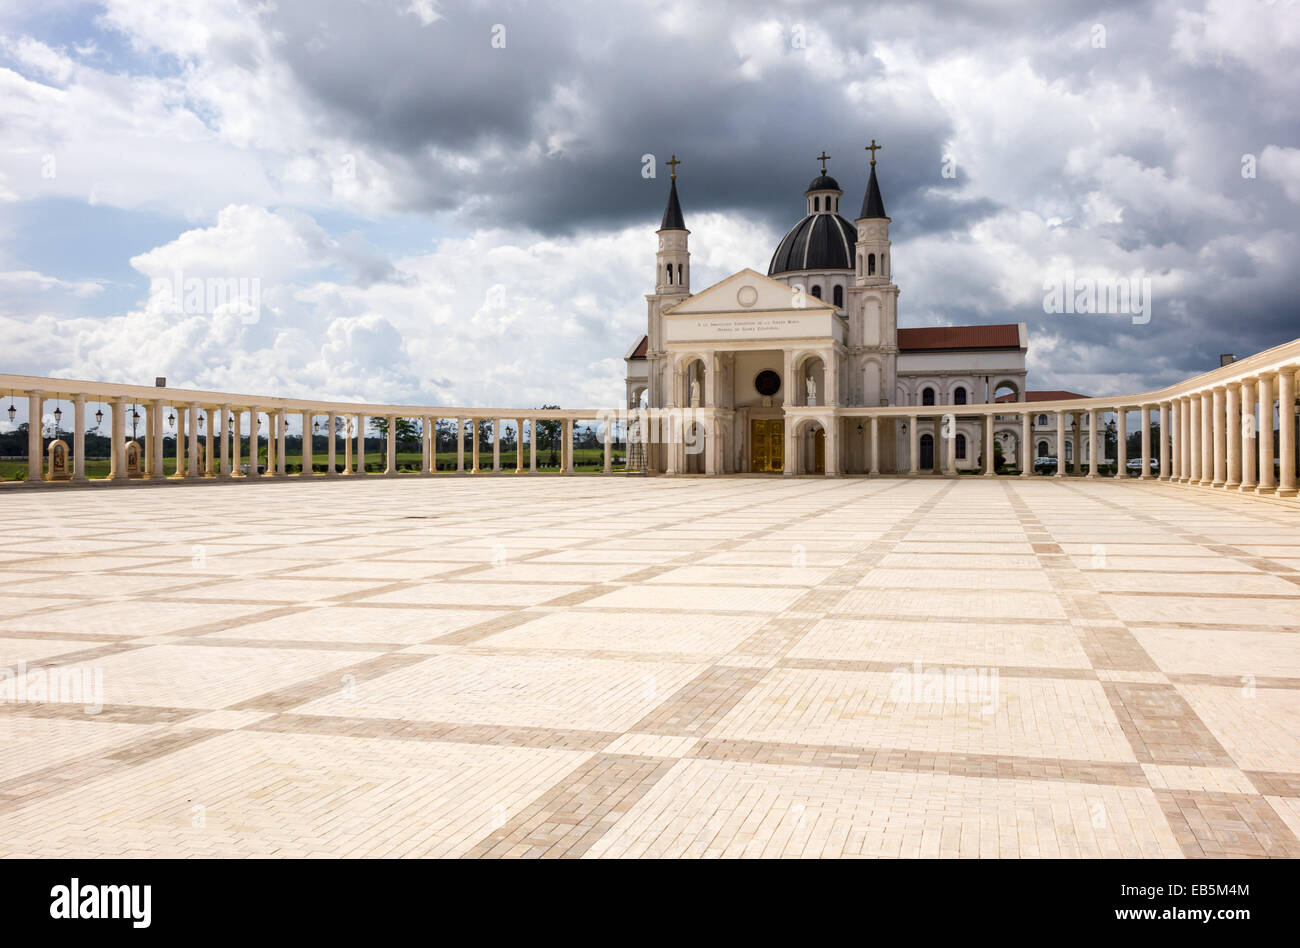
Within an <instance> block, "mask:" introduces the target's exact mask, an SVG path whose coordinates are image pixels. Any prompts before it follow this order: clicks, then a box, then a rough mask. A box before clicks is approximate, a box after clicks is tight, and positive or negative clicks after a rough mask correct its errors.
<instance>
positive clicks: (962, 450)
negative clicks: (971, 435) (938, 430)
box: [957, 434, 966, 461]
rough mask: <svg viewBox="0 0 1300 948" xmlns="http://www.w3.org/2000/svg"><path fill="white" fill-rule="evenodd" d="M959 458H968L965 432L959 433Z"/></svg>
mask: <svg viewBox="0 0 1300 948" xmlns="http://www.w3.org/2000/svg"><path fill="white" fill-rule="evenodd" d="M957 459H958V460H960V461H964V460H966V436H965V435H964V434H959V435H957Z"/></svg>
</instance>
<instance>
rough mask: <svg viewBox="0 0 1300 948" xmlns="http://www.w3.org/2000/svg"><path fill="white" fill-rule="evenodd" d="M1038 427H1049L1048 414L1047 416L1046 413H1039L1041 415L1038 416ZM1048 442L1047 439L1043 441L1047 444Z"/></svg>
mask: <svg viewBox="0 0 1300 948" xmlns="http://www.w3.org/2000/svg"><path fill="white" fill-rule="evenodd" d="M1038 427H1040V428H1046V427H1047V416H1046V415H1039V416H1038ZM1046 443H1047V442H1046V441H1044V442H1043V444H1046Z"/></svg>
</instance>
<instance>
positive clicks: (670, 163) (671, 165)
mask: <svg viewBox="0 0 1300 948" xmlns="http://www.w3.org/2000/svg"><path fill="white" fill-rule="evenodd" d="M874 140H875V139H872V141H874ZM664 164H666V165H667V166H668V167H669V168H670V169H672V173H671V174H670V175H669V176H668V178H669V180H670V181H676V180H677V166H678V165H680V164H681V162H680V161H678V160H677V156H676V155H673V157H672V160H671V161H665V162H664Z"/></svg>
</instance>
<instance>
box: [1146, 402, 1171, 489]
mask: <svg viewBox="0 0 1300 948" xmlns="http://www.w3.org/2000/svg"><path fill="white" fill-rule="evenodd" d="M1172 407H1173V406H1172V405H1170V404H1169V402H1161V403H1160V471H1159V473H1158V474H1157V477H1158V478H1159V479H1160V480H1162V481H1167V480H1169V478H1170V477H1171V475H1172V472H1171V471H1170V469H1169V465H1170V454H1171V452H1170V450H1169V438H1170V436H1171V435H1172V434H1173V432H1172V431H1170V430H1169V426H1170V424H1171V421H1170V411H1171V409H1172ZM1148 427H1149V426H1148ZM1149 434H1150V432H1149V431H1148V435H1149ZM1142 473H1143V476H1146V471H1145V470H1144V471H1143V472H1142Z"/></svg>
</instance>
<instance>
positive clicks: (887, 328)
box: [848, 138, 898, 405]
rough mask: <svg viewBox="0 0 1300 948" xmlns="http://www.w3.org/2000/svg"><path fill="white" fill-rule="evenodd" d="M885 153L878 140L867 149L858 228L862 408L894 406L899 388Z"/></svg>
mask: <svg viewBox="0 0 1300 948" xmlns="http://www.w3.org/2000/svg"><path fill="white" fill-rule="evenodd" d="M881 147H882V146H880V145H877V144H876V140H875V139H874V138H873V139H872V140H871V144H870V145H868V146H867V147H866V150H867V151H869V152H871V174H870V176H869V177H868V179H867V193H866V196H865V197H864V198H863V200H862V212H861V213H860V214H859V215H858V219H857V221H856V222H855V225H856V227H857V232H858V234H857V236H858V239H857V244H856V246H855V248H854V261H853V285H852V286H850V287H849V290H848V295H849V307H848V311H849V343H850V352H851V366H852V368H851V369H850V371H851V372H853V373H854V374H855V376H857V378H858V379H859V380H860V383H859V384H860V388H859V389H858V390H859V391H860V392H861V395H860V398H861V404H862V405H891V404H893V403H894V397H895V387H896V384H897V383H896V378H897V365H898V287H897V286H896V285H895V284H894V282H893V265H892V262H891V260H890V250H889V217H888V215H886V214H885V202H884V199H883V198H882V197H881V196H880V182H879V181H877V180H876V152H877V151H879V150H880V149H881Z"/></svg>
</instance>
